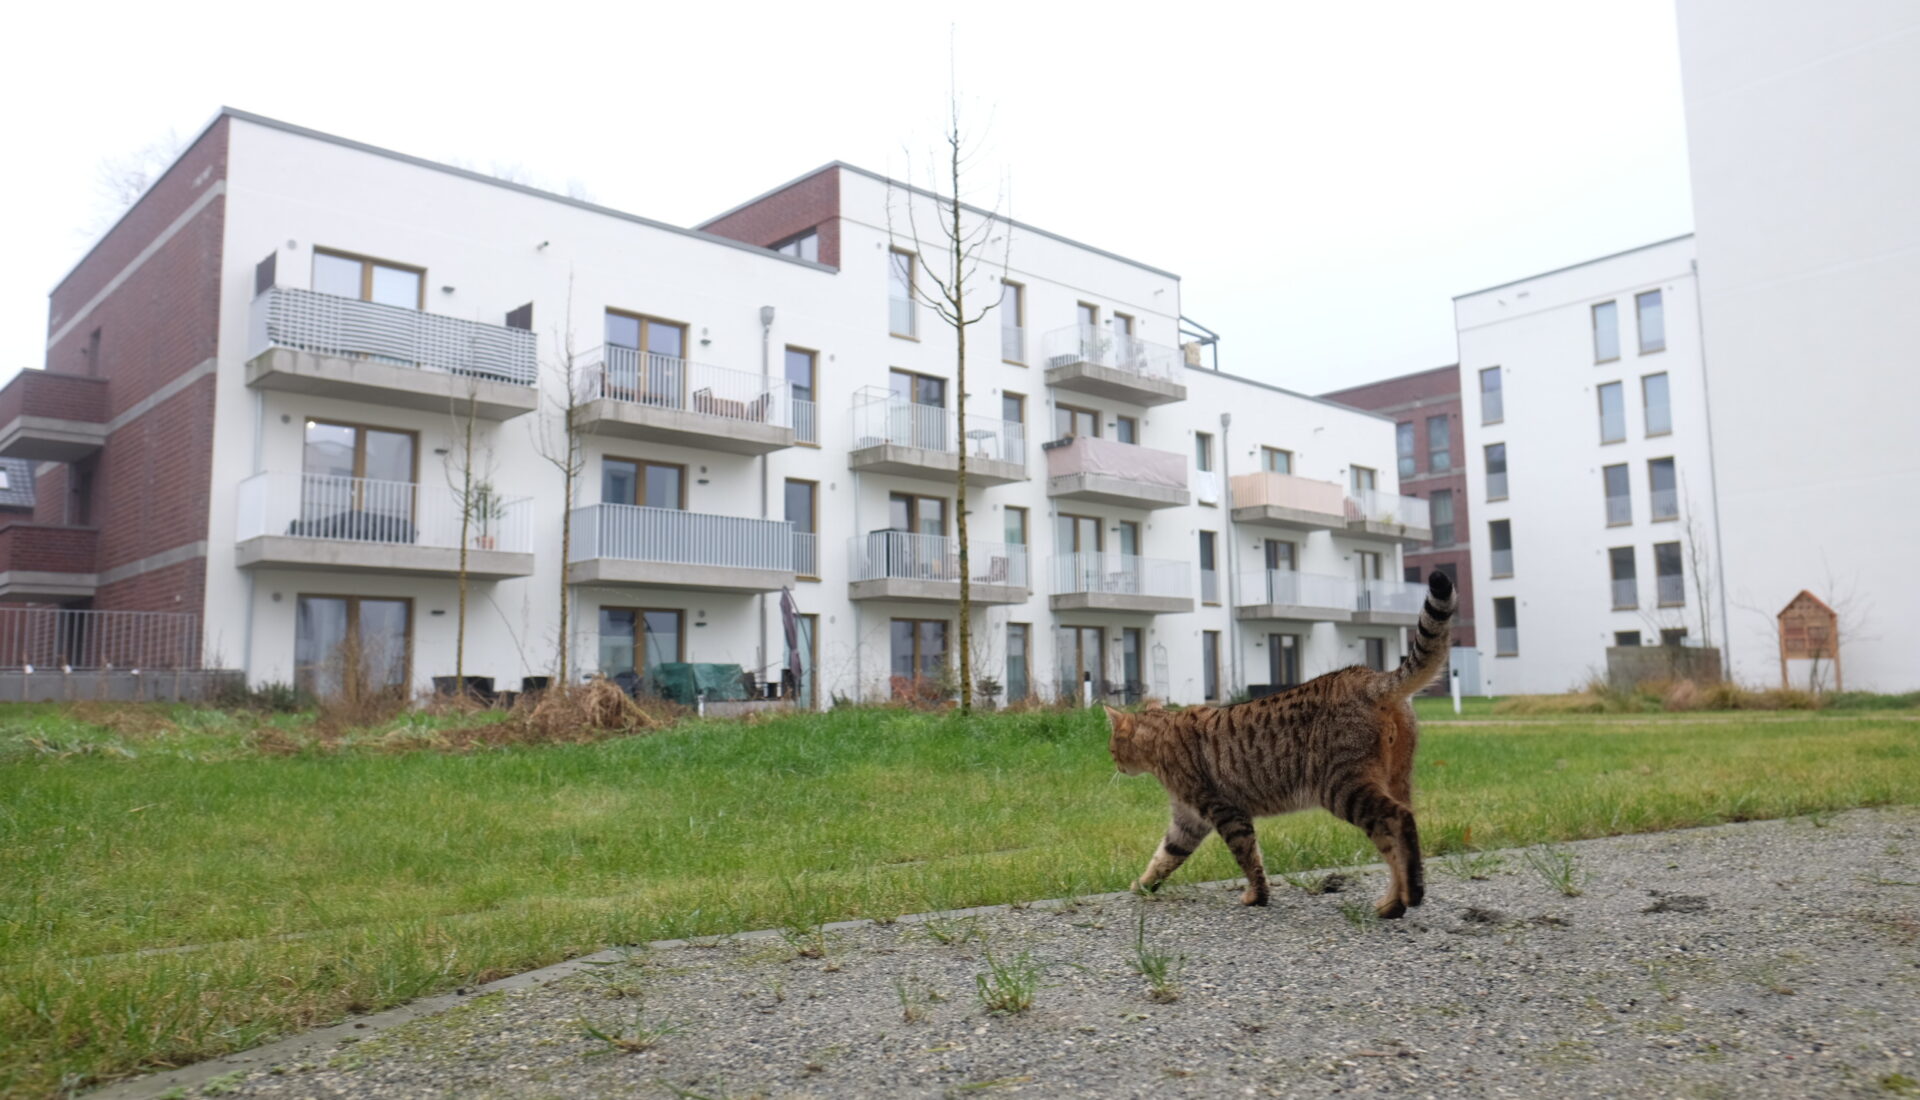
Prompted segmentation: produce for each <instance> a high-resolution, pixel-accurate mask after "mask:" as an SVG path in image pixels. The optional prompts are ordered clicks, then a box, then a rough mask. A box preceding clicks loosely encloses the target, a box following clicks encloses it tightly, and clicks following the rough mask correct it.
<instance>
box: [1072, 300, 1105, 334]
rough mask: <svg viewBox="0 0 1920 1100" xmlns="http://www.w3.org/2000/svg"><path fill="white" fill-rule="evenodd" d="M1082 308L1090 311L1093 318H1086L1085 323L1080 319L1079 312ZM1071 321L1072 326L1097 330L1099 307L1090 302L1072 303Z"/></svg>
mask: <svg viewBox="0 0 1920 1100" xmlns="http://www.w3.org/2000/svg"><path fill="white" fill-rule="evenodd" d="M1082 308H1085V309H1090V310H1092V311H1093V316H1092V317H1090V318H1088V319H1087V320H1085V321H1082V320H1081V319H1080V310H1081V309H1082ZM1073 321H1074V324H1076V325H1086V326H1087V327H1089V328H1099V327H1100V307H1099V306H1097V305H1094V304H1093V303H1092V302H1081V301H1075V302H1074V303H1073Z"/></svg>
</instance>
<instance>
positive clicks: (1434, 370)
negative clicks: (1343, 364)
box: [1320, 363, 1460, 399]
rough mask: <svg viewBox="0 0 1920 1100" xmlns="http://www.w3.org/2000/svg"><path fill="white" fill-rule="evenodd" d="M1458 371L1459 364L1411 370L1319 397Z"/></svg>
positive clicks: (1344, 387)
mask: <svg viewBox="0 0 1920 1100" xmlns="http://www.w3.org/2000/svg"><path fill="white" fill-rule="evenodd" d="M1459 369H1460V364H1458V363H1448V364H1446V365H1445V366H1439V367H1427V368H1426V369H1425V370H1412V371H1408V372H1407V373H1405V374H1390V375H1388V376H1387V377H1385V378H1376V379H1374V380H1373V381H1371V382H1362V383H1360V384H1359V385H1357V386H1342V387H1341V388H1340V389H1337V390H1328V391H1327V392H1326V393H1323V394H1321V395H1320V396H1322V397H1325V398H1329V399H1331V398H1332V397H1333V396H1334V395H1335V394H1340V393H1352V392H1353V391H1355V390H1364V389H1370V388H1372V387H1374V386H1384V385H1386V384H1387V383H1388V382H1404V381H1406V380H1407V379H1409V378H1418V377H1420V376H1421V375H1423V374H1439V373H1440V372H1441V371H1457V370H1459Z"/></svg>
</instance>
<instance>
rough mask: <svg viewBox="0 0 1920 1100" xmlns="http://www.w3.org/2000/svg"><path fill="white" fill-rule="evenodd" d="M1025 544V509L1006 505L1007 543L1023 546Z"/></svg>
mask: <svg viewBox="0 0 1920 1100" xmlns="http://www.w3.org/2000/svg"><path fill="white" fill-rule="evenodd" d="M1026 544H1027V510H1026V509H1025V508H1017V507H1015V506H1013V505H1011V504H1009V505H1007V545H1008V546H1025V545H1026Z"/></svg>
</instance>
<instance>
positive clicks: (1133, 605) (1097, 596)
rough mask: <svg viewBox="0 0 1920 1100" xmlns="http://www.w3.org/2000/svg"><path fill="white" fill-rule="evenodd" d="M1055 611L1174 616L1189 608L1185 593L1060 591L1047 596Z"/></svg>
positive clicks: (1189, 609) (1050, 605)
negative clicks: (1164, 594) (1145, 594)
mask: <svg viewBox="0 0 1920 1100" xmlns="http://www.w3.org/2000/svg"><path fill="white" fill-rule="evenodd" d="M1047 605H1048V606H1049V607H1051V608H1052V609H1053V610H1055V611H1122V612H1132V613H1135V614H1143V615H1177V614H1180V613H1182V612H1187V611H1192V610H1193V600H1192V599H1191V598H1190V597H1187V596H1144V595H1140V594H1138V593H1121V592H1062V593H1060V594H1058V595H1054V596H1049V597H1047Z"/></svg>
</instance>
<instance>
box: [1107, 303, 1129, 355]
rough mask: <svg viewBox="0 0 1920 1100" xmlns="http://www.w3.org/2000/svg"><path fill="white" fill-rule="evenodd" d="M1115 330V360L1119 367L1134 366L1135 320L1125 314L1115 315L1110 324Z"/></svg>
mask: <svg viewBox="0 0 1920 1100" xmlns="http://www.w3.org/2000/svg"><path fill="white" fill-rule="evenodd" d="M1108 327H1110V328H1111V329H1112V330H1113V359H1112V362H1113V363H1114V364H1116V365H1118V366H1121V367H1126V368H1131V367H1133V366H1134V358H1135V356H1134V343H1133V318H1131V317H1129V316H1127V315H1126V314H1124V313H1115V314H1114V315H1113V320H1112V321H1110V322H1109V323H1108Z"/></svg>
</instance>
